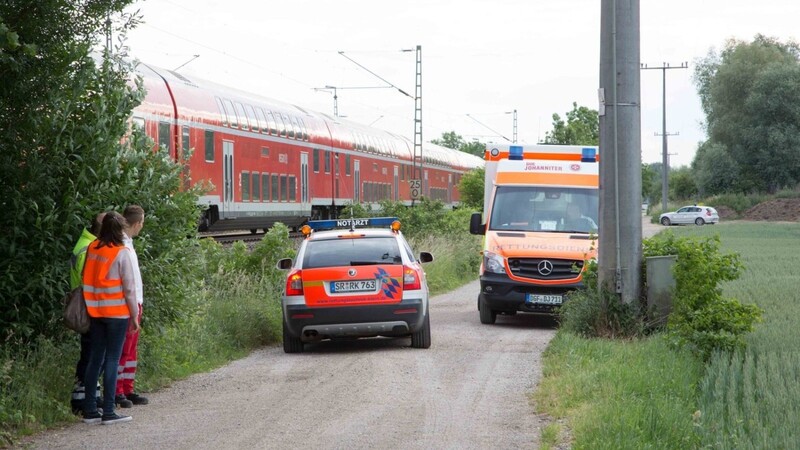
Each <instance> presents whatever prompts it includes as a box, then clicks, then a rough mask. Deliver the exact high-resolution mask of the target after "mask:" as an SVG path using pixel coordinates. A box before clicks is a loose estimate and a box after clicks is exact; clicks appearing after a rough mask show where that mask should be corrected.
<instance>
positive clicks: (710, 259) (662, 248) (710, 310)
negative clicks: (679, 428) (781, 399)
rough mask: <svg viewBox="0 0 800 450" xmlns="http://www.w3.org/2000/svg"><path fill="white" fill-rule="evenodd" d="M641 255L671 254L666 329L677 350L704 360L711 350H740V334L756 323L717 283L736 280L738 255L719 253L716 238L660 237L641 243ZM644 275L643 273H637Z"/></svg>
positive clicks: (753, 313) (750, 308)
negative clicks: (672, 282) (670, 307)
mask: <svg viewBox="0 0 800 450" xmlns="http://www.w3.org/2000/svg"><path fill="white" fill-rule="evenodd" d="M643 248H644V252H643V253H644V256H645V257H648V256H666V255H677V257H678V259H677V262H676V264H675V268H674V274H675V284H676V288H675V293H674V296H673V310H672V313H671V314H670V317H669V319H668V321H667V329H668V331H669V332H670V334H671V335H672V336H673V337H674V338H675V342H676V343H678V344H680V345H686V346H689V347H690V348H691V349H692V350H693V351H695V352H696V353H698V354H699V355H700V356H702V357H703V358H705V359H707V358H708V357H710V355H711V354H712V353H713V352H714V351H715V350H723V351H732V350H736V349H739V348H742V347H743V346H744V338H743V337H744V335H745V334H746V333H748V332H750V331H752V330H753V325H754V324H755V323H756V322H759V321H760V320H761V310H760V309H759V308H758V307H757V306H756V305H745V304H742V303H740V302H739V301H737V300H735V299H726V298H723V297H722V288H721V287H720V283H721V282H723V281H729V280H735V279H736V278H738V277H739V274H740V272H741V270H742V264H741V262H740V258H739V255H738V254H721V253H720V240H719V236H718V235H716V236H713V237H707V238H699V237H697V238H689V237H683V238H678V237H676V236H675V235H674V234H673V233H670V232H667V233H661V234H659V235H656V236H655V237H653V238H649V239H645V240H644V243H643ZM642 272H643V273H646V271H644V270H643V271H642Z"/></svg>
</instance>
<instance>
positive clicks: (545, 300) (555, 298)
mask: <svg viewBox="0 0 800 450" xmlns="http://www.w3.org/2000/svg"><path fill="white" fill-rule="evenodd" d="M563 301H564V298H563V296H562V295H541V294H525V303H530V304H536V305H560V304H561V303H562V302H563Z"/></svg>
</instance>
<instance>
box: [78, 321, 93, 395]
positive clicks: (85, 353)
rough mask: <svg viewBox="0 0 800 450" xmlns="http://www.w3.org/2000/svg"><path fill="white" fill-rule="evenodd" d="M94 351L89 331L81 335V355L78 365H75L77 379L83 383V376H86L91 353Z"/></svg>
mask: <svg viewBox="0 0 800 450" xmlns="http://www.w3.org/2000/svg"><path fill="white" fill-rule="evenodd" d="M91 351H92V338H91V336H90V335H89V332H88V331H87V332H86V333H83V334H82V335H81V356H80V359H78V365H77V366H76V367H75V380H76V381H78V382H80V383H81V384H83V377H85V376H86V366H88V365H89V354H90V353H91Z"/></svg>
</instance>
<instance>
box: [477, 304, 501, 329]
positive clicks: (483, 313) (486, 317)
mask: <svg viewBox="0 0 800 450" xmlns="http://www.w3.org/2000/svg"><path fill="white" fill-rule="evenodd" d="M478 310H479V311H478V313H479V315H480V317H481V323H483V324H486V325H491V324H493V323H495V321H496V320H497V311H493V310H492V309H491V308H489V305H487V304H486V302H485V301H484V300H483V299H482V298H481V299H479V300H478Z"/></svg>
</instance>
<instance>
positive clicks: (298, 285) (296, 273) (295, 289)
mask: <svg viewBox="0 0 800 450" xmlns="http://www.w3.org/2000/svg"><path fill="white" fill-rule="evenodd" d="M286 295H303V271H302V270H300V269H295V270H293V271H292V272H291V273H289V276H288V277H287V278H286Z"/></svg>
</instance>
